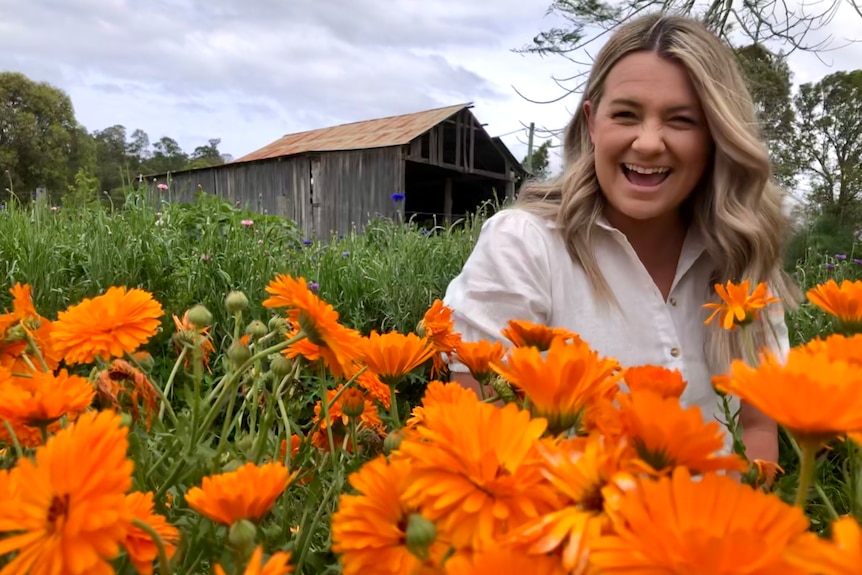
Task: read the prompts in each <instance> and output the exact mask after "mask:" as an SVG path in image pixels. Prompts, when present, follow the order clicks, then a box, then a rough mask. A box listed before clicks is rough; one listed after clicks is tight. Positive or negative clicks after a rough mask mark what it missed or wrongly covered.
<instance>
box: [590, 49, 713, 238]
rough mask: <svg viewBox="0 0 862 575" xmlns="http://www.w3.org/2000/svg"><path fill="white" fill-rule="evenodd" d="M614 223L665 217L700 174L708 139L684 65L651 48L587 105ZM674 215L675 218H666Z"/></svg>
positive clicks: (623, 64) (633, 57)
mask: <svg viewBox="0 0 862 575" xmlns="http://www.w3.org/2000/svg"><path fill="white" fill-rule="evenodd" d="M584 113H585V115H586V118H587V122H588V125H589V131H590V137H591V139H592V141H593V146H594V148H595V163H596V175H597V176H598V181H599V186H600V187H601V189H602V193H604V195H605V197H606V198H607V201H608V204H609V208H610V209H609V212H610V213H609V214H608V216H609V220H611V222H612V223H614V220H615V219H616V220H619V219H620V217H622V218H624V219H626V220H635V221H644V220H668V221H672V220H673V219H675V218H676V217H677V214H678V210H679V206H680V204H682V202H683V201H684V200H685V199H686V198H687V197H688V196H689V195H690V194H691V192H692V191H693V190H694V188H695V186H696V185H697V184H698V182H699V181H700V179H701V176H703V173H704V171H705V170H706V168H707V166H708V164H709V159H710V155H711V147H712V145H711V137H710V134H709V129H708V127H707V125H706V118H705V117H704V114H703V110H702V109H701V105H700V100H699V98H698V97H697V94H696V93H695V90H694V86H693V85H692V83H691V80H690V79H689V76H688V73H687V71H686V69H685V68H684V67H683V66H682V65H680V64H677V63H675V62H671V61H668V60H665V59H663V58H660V57H658V56H657V55H656V54H654V53H652V52H637V53H634V54H630V55H628V56H626V57H625V58H623V59H621V60H620V61H619V62H618V63H617V64H616V65H615V66H614V67H613V68H612V69H611V71H610V73H609V74H608V76H607V78H606V80H605V85H604V94H603V95H602V99H601V102H600V103H599V105H598V106H593V104H592V103H591V102H589V101H587V102H585V103H584ZM669 218H670V219H669Z"/></svg>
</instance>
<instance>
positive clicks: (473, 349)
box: [455, 339, 506, 383]
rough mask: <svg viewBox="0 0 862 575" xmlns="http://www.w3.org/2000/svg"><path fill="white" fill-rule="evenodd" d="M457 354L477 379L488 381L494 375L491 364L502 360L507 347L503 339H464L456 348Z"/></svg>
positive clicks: (459, 359) (483, 381)
mask: <svg viewBox="0 0 862 575" xmlns="http://www.w3.org/2000/svg"><path fill="white" fill-rule="evenodd" d="M455 355H456V357H457V358H458V361H460V362H461V363H463V364H464V365H465V366H466V367H467V369H469V370H470V375H472V376H473V378H474V379H475V380H476V381H480V382H482V383H487V381H488V380H489V379H490V378H491V377H492V376H493V375H494V370H493V369H492V368H491V365H492V364H494V363H499V362H500V361H502V359H503V356H504V355H506V349H505V348H504V347H503V342H502V341H494V342H492V341H488V340H486V339H482V340H479V341H462V342H461V343H459V344H458V346H457V347H456V348H455Z"/></svg>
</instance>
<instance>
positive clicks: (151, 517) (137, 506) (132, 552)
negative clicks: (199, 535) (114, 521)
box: [123, 491, 180, 575]
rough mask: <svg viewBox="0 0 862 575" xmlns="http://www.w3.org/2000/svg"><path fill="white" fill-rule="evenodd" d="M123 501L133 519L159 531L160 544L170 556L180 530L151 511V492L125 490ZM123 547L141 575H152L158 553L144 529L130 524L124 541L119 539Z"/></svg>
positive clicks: (174, 548)
mask: <svg viewBox="0 0 862 575" xmlns="http://www.w3.org/2000/svg"><path fill="white" fill-rule="evenodd" d="M126 503H127V505H128V506H129V509H131V511H132V515H133V516H134V518H135V519H137V520H139V521H142V522H144V523H146V524H147V525H149V526H150V527H152V528H153V529H154V530H155V532H156V533H158V534H159V537H160V538H161V540H162V542H163V543H164V546H165V553H166V554H167V556H168V559H170V558H171V557H173V556H174V553H175V552H176V550H177V543H178V542H179V540H180V532H179V531H178V530H177V528H176V527H174V526H173V525H171V524H170V523H168V521H167V519H165V518H164V517H163V516H162V515H159V514H157V513H153V494H152V492H147V493H141V492H139V491H136V492H134V493H129V494H128V495H126ZM123 547H125V548H126V553H128V554H129V560H130V561H131V563H132V565H134V567H135V570H136V571H137V572H138V573H140V574H141V575H152V573H153V561H155V560H156V558H157V557H158V556H159V552H158V549H157V548H156V544H155V543H154V542H153V539H152V538H151V537H150V536H149V535H148V534H147V532H146V531H144V530H143V529H141V528H140V527H137V526H135V525H132V527H131V529H129V534H128V535H127V536H126V540H125V541H124V542H123Z"/></svg>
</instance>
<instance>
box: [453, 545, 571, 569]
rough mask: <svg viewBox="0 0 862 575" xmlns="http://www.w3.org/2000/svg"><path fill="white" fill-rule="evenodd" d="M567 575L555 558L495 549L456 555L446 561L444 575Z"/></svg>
mask: <svg viewBox="0 0 862 575" xmlns="http://www.w3.org/2000/svg"><path fill="white" fill-rule="evenodd" d="M527 573H535V574H537V575H538V574H541V575H567V573H568V572H567V571H566V570H565V569H563V566H562V565H561V564H560V560H559V558H557V557H543V556H537V555H527V554H526V553H519V552H518V551H515V550H513V549H506V548H496V549H489V550H487V551H483V552H482V553H477V554H456V555H454V556H453V557H452V558H451V559H449V560H448V561H446V575H525V574H527Z"/></svg>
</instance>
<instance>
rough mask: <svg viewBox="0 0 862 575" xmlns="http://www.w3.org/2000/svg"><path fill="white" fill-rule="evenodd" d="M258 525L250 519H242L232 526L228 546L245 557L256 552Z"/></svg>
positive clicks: (228, 536) (228, 535)
mask: <svg viewBox="0 0 862 575" xmlns="http://www.w3.org/2000/svg"><path fill="white" fill-rule="evenodd" d="M256 537H257V527H255V526H254V523H252V522H251V521H249V520H248V519H240V520H239V521H237V522H235V523H234V524H233V525H231V526H230V530H229V531H228V534H227V544H228V546H229V547H230V548H231V549H232V550H233V551H235V552H236V553H237V554H238V555H240V556H241V557H242V558H243V559H245V558H246V557H249V556H250V555H251V554H252V553H253V552H254V547H255V543H254V540H255V538H256Z"/></svg>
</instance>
